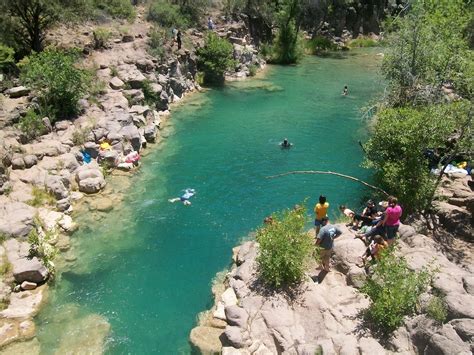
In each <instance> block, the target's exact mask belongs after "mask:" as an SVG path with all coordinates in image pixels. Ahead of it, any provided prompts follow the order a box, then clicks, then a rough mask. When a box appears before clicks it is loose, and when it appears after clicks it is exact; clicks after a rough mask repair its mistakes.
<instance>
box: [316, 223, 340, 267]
mask: <svg viewBox="0 0 474 355" xmlns="http://www.w3.org/2000/svg"><path fill="white" fill-rule="evenodd" d="M321 225H322V227H321V230H320V231H319V233H318V235H317V239H316V245H319V246H320V247H321V267H322V269H323V270H324V271H326V272H329V260H330V259H331V254H332V249H333V246H334V239H335V238H337V237H339V236H340V235H341V234H342V231H341V230H340V229H339V228H338V227H336V226H333V225H332V224H329V219H328V218H327V217H323V218H322V219H321Z"/></svg>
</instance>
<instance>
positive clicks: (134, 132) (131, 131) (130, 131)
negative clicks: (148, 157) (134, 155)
mask: <svg viewBox="0 0 474 355" xmlns="http://www.w3.org/2000/svg"><path fill="white" fill-rule="evenodd" d="M119 133H120V134H121V135H122V137H123V138H125V139H126V140H128V141H129V142H130V144H131V145H132V147H133V149H134V150H135V151H137V152H139V151H140V149H141V147H142V141H141V137H140V132H139V131H138V128H137V127H135V126H134V125H128V126H124V127H122V129H121V130H120V132H119Z"/></svg>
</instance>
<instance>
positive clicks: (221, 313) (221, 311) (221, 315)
mask: <svg viewBox="0 0 474 355" xmlns="http://www.w3.org/2000/svg"><path fill="white" fill-rule="evenodd" d="M212 315H213V316H214V318H217V319H221V320H226V319H227V318H226V315H225V306H224V303H223V302H221V301H219V302H217V306H216V310H215V311H214V313H213V314H212Z"/></svg>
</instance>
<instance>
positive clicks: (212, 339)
mask: <svg viewBox="0 0 474 355" xmlns="http://www.w3.org/2000/svg"><path fill="white" fill-rule="evenodd" d="M223 333H224V330H223V329H219V328H213V327H206V326H200V327H196V328H194V329H193V330H192V331H191V335H190V337H189V338H190V340H191V343H192V344H193V345H194V346H196V347H197V348H199V349H200V350H201V352H202V353H203V354H218V353H220V351H221V348H222V342H221V338H222V334H223Z"/></svg>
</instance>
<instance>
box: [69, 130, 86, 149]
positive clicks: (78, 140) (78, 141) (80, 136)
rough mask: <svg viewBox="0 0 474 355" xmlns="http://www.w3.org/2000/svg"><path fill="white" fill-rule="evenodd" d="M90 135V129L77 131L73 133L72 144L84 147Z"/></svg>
mask: <svg viewBox="0 0 474 355" xmlns="http://www.w3.org/2000/svg"><path fill="white" fill-rule="evenodd" d="M89 133H90V129H88V128H81V129H76V130H75V131H74V132H72V143H74V145H83V144H84V143H85V142H87V137H88V136H89Z"/></svg>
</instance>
